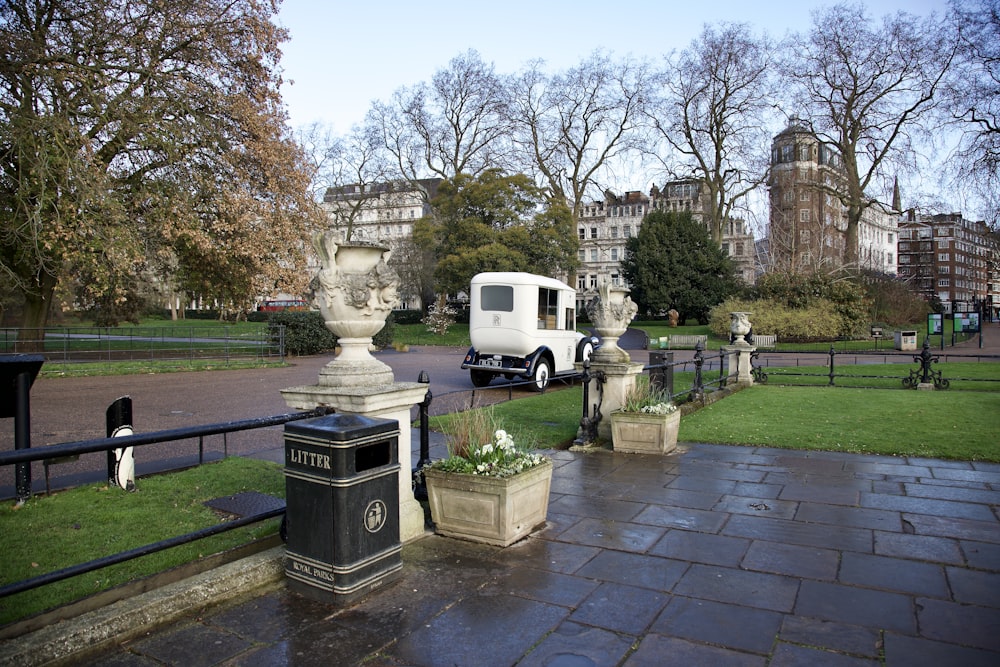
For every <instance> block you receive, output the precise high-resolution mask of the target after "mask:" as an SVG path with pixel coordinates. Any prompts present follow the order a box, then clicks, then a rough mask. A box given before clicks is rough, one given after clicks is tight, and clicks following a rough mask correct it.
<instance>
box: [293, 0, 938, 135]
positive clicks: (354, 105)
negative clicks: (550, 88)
mask: <svg viewBox="0 0 1000 667" xmlns="http://www.w3.org/2000/svg"><path fill="white" fill-rule="evenodd" d="M830 4H832V3H831V2H820V1H818V0H710V1H709V2H692V1H691V0H684V1H683V2H677V1H676V0H658V1H655V2H654V1H653V0H602V1H597V0H574V1H568V0H505V1H504V2H481V1H480V2H477V1H476V0H472V1H469V0H465V1H464V2H460V1H457V0H437V1H436V2H413V1H412V0H409V1H406V2H403V1H402V0H382V1H381V2H378V1H371V0H369V1H368V2H359V1H358V0H351V1H346V0H329V1H324V0H283V4H282V7H281V13H280V15H279V21H280V23H281V24H282V25H283V26H285V27H286V28H288V29H289V31H290V32H291V40H290V41H289V42H287V43H285V44H284V46H283V54H284V55H283V56H282V59H281V63H282V67H283V69H284V76H285V79H286V80H288V81H289V83H288V84H286V85H285V86H284V88H283V95H284V99H285V103H286V104H287V106H288V112H289V116H290V124H291V126H292V127H301V126H304V125H308V124H310V123H313V122H321V123H325V124H328V125H332V127H333V130H334V132H336V133H337V134H343V133H346V132H347V131H348V130H349V129H350V128H351V126H352V125H354V124H359V123H361V122H362V121H363V119H364V116H365V113H366V112H367V111H368V108H369V107H370V106H371V103H372V101H374V100H388V99H389V97H390V96H391V95H392V92H393V91H394V90H396V89H397V88H400V87H402V86H411V85H414V84H416V83H419V82H421V81H429V80H430V79H431V77H432V76H433V74H434V72H436V71H437V70H439V69H443V68H444V67H446V66H447V64H448V61H449V60H451V59H452V58H454V57H455V56H457V55H459V54H461V53H464V52H465V51H467V50H468V49H470V48H471V49H475V50H476V51H478V52H479V54H480V56H481V57H482V59H483V60H484V61H485V62H487V63H490V62H491V63H493V64H494V65H495V66H496V69H497V71H498V72H499V73H505V74H506V73H512V72H515V71H517V70H519V69H520V68H521V67H522V66H523V65H524V64H525V63H526V62H527V61H529V60H533V59H536V58H541V59H544V60H545V61H546V62H547V64H548V70H549V71H550V72H551V71H557V70H560V69H565V68H568V67H571V66H573V65H576V64H578V63H579V62H580V61H581V60H583V59H584V58H585V57H586V56H587V55H589V54H590V53H591V52H593V51H594V50H595V49H604V50H606V51H609V52H611V53H612V54H614V55H617V56H624V55H629V54H631V55H634V56H638V57H650V58H659V57H661V56H662V55H664V54H666V53H669V52H670V51H672V50H675V49H676V50H681V49H684V48H686V47H687V46H688V45H689V44H690V43H691V40H692V39H693V38H695V37H696V36H697V35H698V34H699V33H700V32H701V29H702V26H703V25H704V24H706V23H718V22H723V21H729V22H745V23H749V24H750V25H751V26H753V28H754V30H755V31H757V32H761V31H764V30H766V31H767V32H768V33H769V34H770V35H771V36H773V37H783V36H784V35H785V34H786V33H787V32H790V31H791V32H799V31H804V30H807V29H808V27H809V25H810V14H811V12H812V11H813V10H814V9H815V8H817V7H823V6H829V5H830ZM864 4H865V5H866V6H867V8H868V10H869V13H870V14H872V15H873V16H875V17H881V16H884V15H885V14H890V13H895V12H897V11H900V10H903V11H907V12H910V13H913V14H919V15H927V14H930V13H931V12H936V13H938V14H941V13H943V11H944V10H945V9H946V0H866V1H865V2H864Z"/></svg>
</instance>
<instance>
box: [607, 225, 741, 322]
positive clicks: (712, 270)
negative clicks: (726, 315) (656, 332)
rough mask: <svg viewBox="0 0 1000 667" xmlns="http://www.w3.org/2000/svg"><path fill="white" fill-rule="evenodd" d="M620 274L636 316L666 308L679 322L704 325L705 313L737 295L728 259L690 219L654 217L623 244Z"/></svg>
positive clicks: (736, 282)
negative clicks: (637, 312)
mask: <svg viewBox="0 0 1000 667" xmlns="http://www.w3.org/2000/svg"><path fill="white" fill-rule="evenodd" d="M622 274H623V275H624V277H625V280H626V281H627V282H628V284H629V286H631V288H632V294H631V298H632V300H633V301H635V302H636V303H637V304H638V305H639V309H640V312H652V313H657V312H661V311H667V310H670V309H671V308H673V309H675V310H676V311H677V312H678V313H680V320H681V321H682V322H683V321H684V320H686V319H688V318H696V319H697V320H698V321H699V322H700V323H702V324H705V323H707V322H708V314H709V310H711V308H712V307H713V306H715V305H716V304H718V303H720V302H721V301H723V300H724V299H725V298H726V297H727V296H729V295H731V294H735V293H736V292H737V291H739V283H738V281H737V278H736V271H735V268H734V266H733V264H732V262H731V261H730V260H729V258H728V257H727V256H726V255H725V253H723V252H722V250H721V249H720V248H719V246H718V245H716V244H715V243H714V242H713V241H712V239H711V238H710V237H709V235H708V230H707V229H706V228H705V226H704V225H703V224H701V223H700V222H696V221H695V220H693V219H692V217H691V214H690V213H687V212H685V213H676V212H673V211H671V212H664V211H653V212H652V213H650V214H649V215H647V216H646V217H645V218H643V221H642V226H641V227H640V228H639V233H638V235H637V236H634V237H632V238H630V239H628V241H627V242H626V244H625V259H624V260H623V261H622Z"/></svg>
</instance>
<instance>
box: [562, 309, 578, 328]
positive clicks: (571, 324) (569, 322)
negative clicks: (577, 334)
mask: <svg viewBox="0 0 1000 667" xmlns="http://www.w3.org/2000/svg"><path fill="white" fill-rule="evenodd" d="M563 329H565V330H566V331H576V310H575V309H573V308H567V309H566V323H565V326H563Z"/></svg>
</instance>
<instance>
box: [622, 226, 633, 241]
mask: <svg viewBox="0 0 1000 667" xmlns="http://www.w3.org/2000/svg"><path fill="white" fill-rule="evenodd" d="M623 231H624V232H625V238H627V239H630V238H632V225H625V227H624V228H623Z"/></svg>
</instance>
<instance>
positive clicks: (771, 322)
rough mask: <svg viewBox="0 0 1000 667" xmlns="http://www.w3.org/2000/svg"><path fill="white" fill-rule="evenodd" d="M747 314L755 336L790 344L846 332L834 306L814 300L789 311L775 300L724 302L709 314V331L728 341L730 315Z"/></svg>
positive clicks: (785, 305) (832, 337)
mask: <svg viewBox="0 0 1000 667" xmlns="http://www.w3.org/2000/svg"><path fill="white" fill-rule="evenodd" d="M734 311H746V312H750V313H752V315H750V323H751V324H752V325H753V332H754V334H774V335H777V336H778V338H779V339H780V340H783V341H789V342H793V341H794V342H813V341H829V340H834V339H835V338H836V337H837V336H844V335H848V334H847V333H844V332H845V323H844V320H843V318H842V317H841V316H840V315H839V314H838V313H837V312H836V308H835V307H834V304H833V303H832V302H830V301H828V300H826V299H813V300H812V303H811V305H809V306H805V307H801V308H792V307H790V306H788V304H786V303H783V302H781V301H776V300H774V299H759V300H756V301H748V300H746V299H735V298H731V299H727V300H726V301H723V302H722V303H721V304H719V305H718V306H716V307H715V308H713V309H712V311H711V313H710V314H709V329H710V330H711V331H712V333H713V334H714V335H716V336H719V337H721V338H728V337H729V325H730V321H731V318H730V316H729V313H731V312H734Z"/></svg>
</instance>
